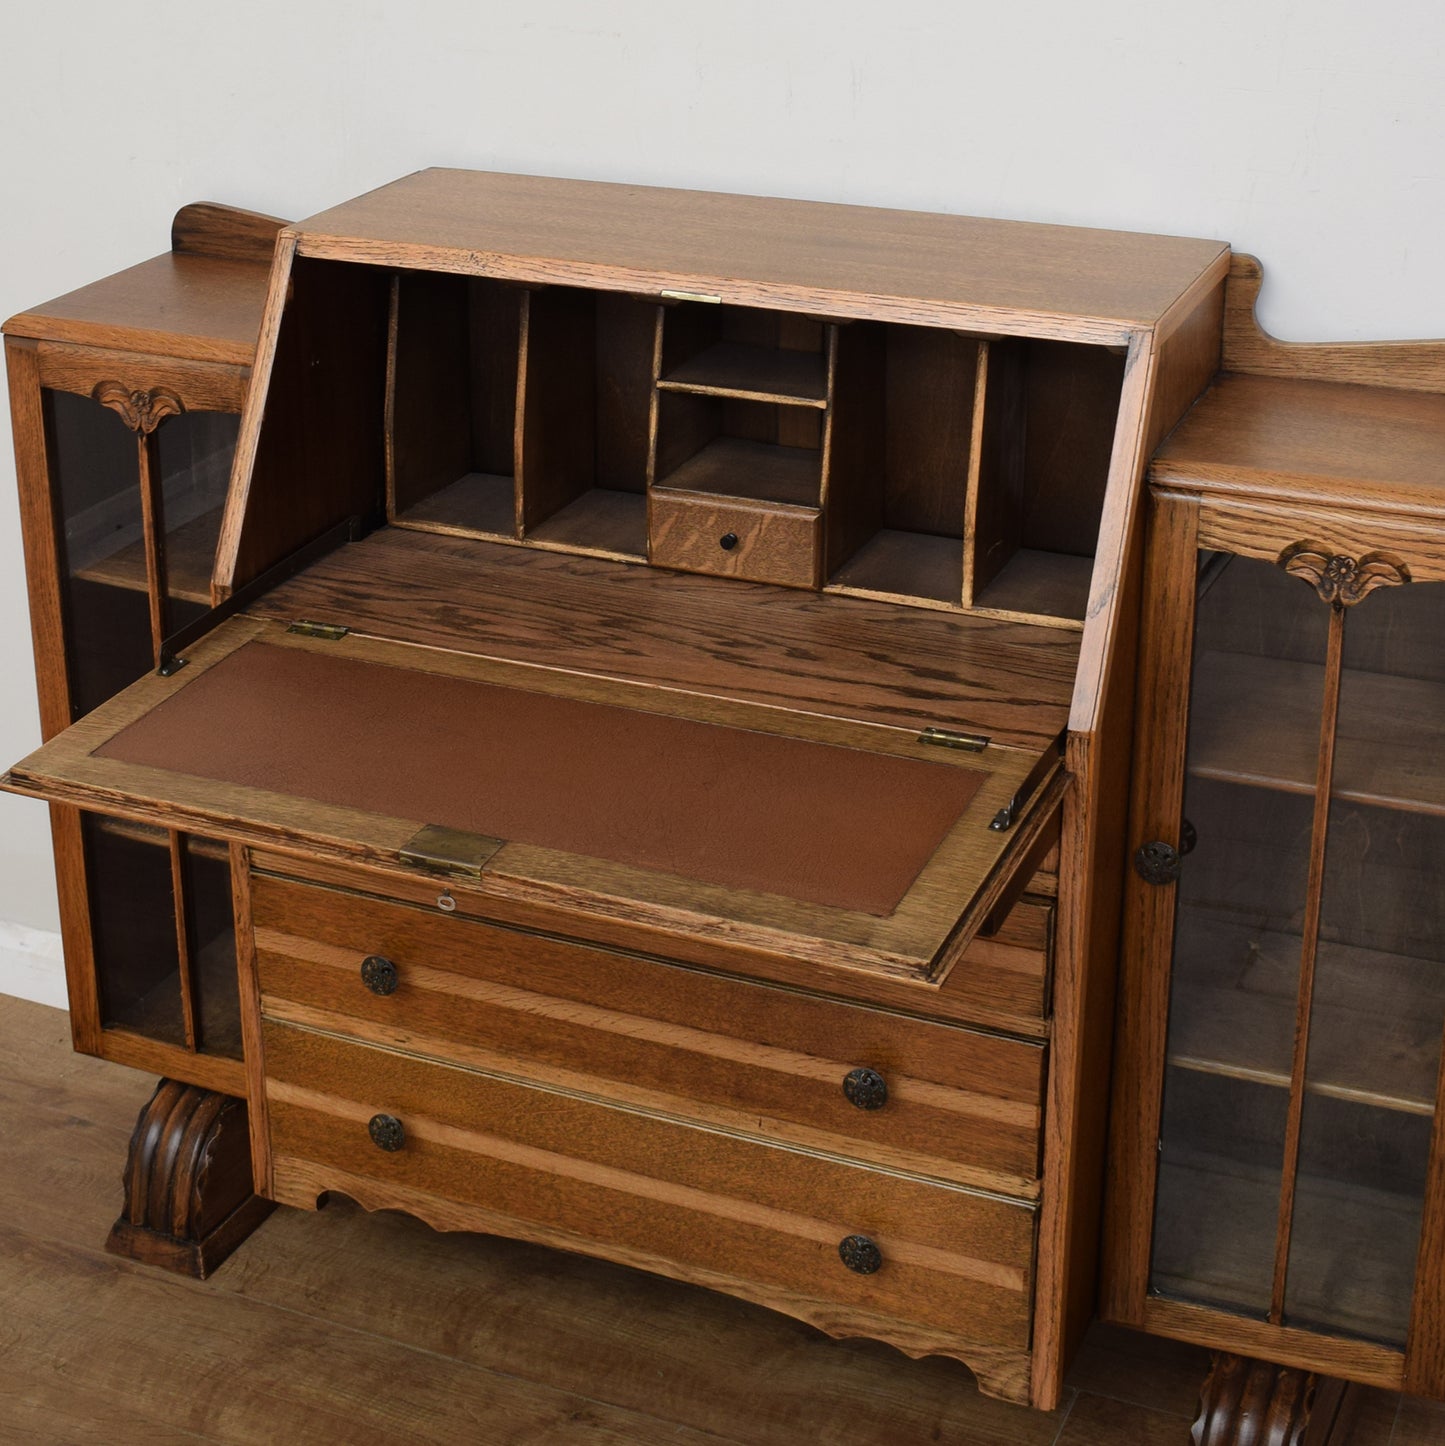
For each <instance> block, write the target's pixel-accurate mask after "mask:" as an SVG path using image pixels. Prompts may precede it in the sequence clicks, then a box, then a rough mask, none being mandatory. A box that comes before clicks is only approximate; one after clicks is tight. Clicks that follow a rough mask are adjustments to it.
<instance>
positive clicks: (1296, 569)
mask: <svg viewBox="0 0 1445 1446" xmlns="http://www.w3.org/2000/svg"><path fill="white" fill-rule="evenodd" d="M1279 565H1280V566H1281V567H1282V568H1284V570H1285V571H1286V572H1288V573H1292V574H1293V575H1294V576H1295V577H1302V578H1304V579H1305V581H1306V582H1308V583H1309V584H1310V586H1311V587H1313V588H1314V590H1315V591H1316V592H1317V593H1319V595H1320V597H1321V598H1323V599H1324V601H1325V602H1327V603H1330V604H1331V605H1332V606H1335V607H1342V608H1348V607H1353V606H1354V605H1355V604H1356V603H1357V602H1359V601H1360V600H1361V599H1362V598H1364V597H1367V596H1368V595H1369V594H1370V593H1372V592H1374V590H1375V589H1376V588H1377V587H1396V586H1398V585H1399V584H1400V583H1405V582H1409V581H1410V569H1409V568H1408V567H1407V566H1406V565H1405V563H1403V562H1401V561H1400V559H1399V558H1398V557H1391V556H1390V554H1389V553H1388V552H1367V553H1365V555H1364V556H1363V557H1360V558H1354V557H1346V556H1345V555H1344V554H1343V553H1338V552H1335V553H1332V552H1331V551H1330V550H1329V548H1328V547H1326V546H1325V544H1324V543H1322V542H1296V543H1295V544H1294V545H1293V546H1292V547H1287V548H1285V550H1284V551H1283V552H1282V553H1280V555H1279Z"/></svg>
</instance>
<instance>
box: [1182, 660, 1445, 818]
mask: <svg viewBox="0 0 1445 1446" xmlns="http://www.w3.org/2000/svg"><path fill="white" fill-rule="evenodd" d="M1195 678H1196V682H1195V687H1194V701H1193V721H1192V727H1191V733H1190V745H1189V771H1190V772H1191V773H1193V774H1197V775H1198V776H1200V777H1203V778H1216V779H1221V780H1223V781H1226V782H1235V783H1250V784H1255V785H1257V786H1260V787H1265V788H1274V789H1279V790H1282V791H1284V792H1289V793H1313V792H1314V789H1315V773H1316V768H1317V765H1318V756H1319V732H1320V721H1319V720H1320V700H1321V698H1322V696H1323V689H1324V668H1323V667H1322V666H1321V665H1319V664H1315V663H1301V662H1295V661H1291V660H1288V659H1280V658H1264V657H1255V656H1251V655H1248V654H1244V653H1227V652H1212V651H1211V652H1207V653H1204V654H1202V655H1201V656H1200V658H1199V660H1198V661H1197V663H1196V666H1195ZM1442 717H1445V684H1441V683H1435V682H1427V681H1423V680H1421V679H1418V678H1402V677H1394V676H1390V675H1388V674H1384V673H1364V672H1359V671H1354V670H1349V669H1346V670H1345V673H1344V675H1343V678H1342V682H1341V688H1340V710H1339V723H1338V728H1337V733H1336V746H1335V769H1334V796H1335V797H1337V798H1342V799H1346V800H1348V801H1350V802H1353V803H1365V804H1371V805H1374V806H1377V807H1381V808H1396V809H1406V810H1410V811H1414V812H1420V813H1430V814H1441V813H1445V769H1441V768H1440V766H1439V739H1438V736H1437V735H1438V728H1439V720H1440V719H1441V718H1442Z"/></svg>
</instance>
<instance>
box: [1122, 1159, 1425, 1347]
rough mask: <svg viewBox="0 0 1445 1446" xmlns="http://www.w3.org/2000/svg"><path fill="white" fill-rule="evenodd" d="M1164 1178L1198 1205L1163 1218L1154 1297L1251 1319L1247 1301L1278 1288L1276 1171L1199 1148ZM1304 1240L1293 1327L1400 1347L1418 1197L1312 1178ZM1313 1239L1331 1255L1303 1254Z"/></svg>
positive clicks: (1298, 1231) (1165, 1188) (1301, 1217)
mask: <svg viewBox="0 0 1445 1446" xmlns="http://www.w3.org/2000/svg"><path fill="white" fill-rule="evenodd" d="M1159 1177H1160V1178H1159V1189H1160V1194H1161V1195H1164V1194H1166V1192H1167V1194H1168V1195H1169V1197H1170V1198H1172V1199H1174V1200H1189V1201H1190V1202H1192V1203H1191V1208H1190V1210H1188V1211H1179V1212H1172V1211H1171V1212H1168V1213H1167V1214H1166V1215H1165V1217H1164V1218H1163V1219H1161V1220H1158V1221H1156V1232H1155V1246H1154V1266H1153V1270H1152V1272H1151V1291H1152V1293H1154V1294H1157V1295H1164V1296H1169V1297H1173V1298H1175V1299H1180V1300H1186V1301H1192V1302H1205V1303H1208V1304H1211V1305H1217V1306H1222V1307H1224V1308H1226V1309H1230V1310H1240V1309H1241V1308H1242V1307H1243V1313H1244V1314H1251V1313H1252V1312H1251V1311H1250V1310H1249V1309H1248V1307H1247V1304H1246V1303H1249V1302H1253V1301H1255V1300H1256V1299H1258V1298H1259V1296H1260V1291H1261V1282H1263V1286H1264V1290H1265V1293H1266V1294H1267V1293H1268V1283H1269V1281H1270V1280H1271V1278H1272V1276H1273V1272H1274V1243H1275V1220H1276V1214H1277V1210H1278V1207H1279V1184H1280V1182H1279V1171H1278V1169H1265V1168H1260V1167H1257V1166H1250V1165H1246V1164H1243V1163H1241V1162H1240V1161H1238V1160H1232V1159H1228V1158H1225V1157H1221V1156H1217V1155H1211V1154H1206V1153H1204V1152H1202V1151H1201V1152H1192V1151H1191V1152H1188V1153H1184V1152H1178V1153H1176V1154H1175V1156H1174V1157H1173V1158H1172V1159H1171V1158H1169V1157H1167V1156H1166V1157H1165V1158H1164V1159H1163V1160H1161V1161H1160V1168H1159ZM1385 1220H1388V1221H1389V1226H1388V1227H1385V1226H1384V1224H1383V1222H1384V1221H1385ZM1294 1239H1295V1247H1296V1248H1295V1249H1294V1250H1293V1251H1292V1253H1291V1259H1290V1272H1289V1286H1288V1295H1287V1298H1286V1309H1287V1321H1288V1323H1290V1324H1295V1325H1302V1326H1306V1327H1315V1328H1321V1329H1325V1330H1328V1331H1330V1332H1332V1333H1333V1332H1339V1333H1342V1334H1346V1335H1352V1336H1357V1337H1360V1338H1362V1339H1365V1340H1377V1341H1382V1342H1385V1343H1386V1344H1399V1343H1400V1342H1401V1340H1402V1338H1403V1335H1404V1326H1405V1320H1404V1319H1403V1318H1402V1313H1403V1314H1408V1309H1409V1302H1410V1299H1411V1296H1412V1294H1413V1289H1412V1287H1413V1282H1414V1276H1415V1258H1416V1254H1417V1252H1418V1249H1419V1239H1420V1202H1419V1199H1418V1198H1414V1197H1411V1196H1410V1195H1408V1194H1402V1193H1396V1192H1393V1191H1389V1190H1386V1189H1381V1188H1372V1187H1369V1186H1365V1185H1361V1184H1358V1183H1354V1182H1347V1181H1342V1180H1336V1179H1330V1178H1326V1177H1321V1176H1316V1175H1311V1174H1307V1173H1304V1172H1303V1171H1302V1172H1301V1173H1300V1175H1299V1176H1298V1180H1297V1184H1296V1194H1295V1235H1294ZM1306 1241H1307V1242H1309V1243H1310V1244H1311V1245H1312V1244H1313V1243H1314V1242H1317V1241H1319V1242H1323V1241H1328V1242H1329V1248H1328V1249H1326V1248H1325V1247H1324V1246H1323V1245H1321V1246H1320V1247H1319V1248H1318V1249H1317V1250H1311V1249H1307V1248H1306V1249H1301V1248H1300V1247H1301V1242H1306ZM1342 1247H1343V1248H1342ZM1260 1314H1261V1315H1262V1314H1263V1311H1262V1310H1261V1311H1260Z"/></svg>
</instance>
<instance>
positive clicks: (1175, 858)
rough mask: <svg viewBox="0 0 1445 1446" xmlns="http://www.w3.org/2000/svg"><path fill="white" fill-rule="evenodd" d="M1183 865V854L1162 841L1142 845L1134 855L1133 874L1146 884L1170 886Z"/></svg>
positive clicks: (1156, 840)
mask: <svg viewBox="0 0 1445 1446" xmlns="http://www.w3.org/2000/svg"><path fill="white" fill-rule="evenodd" d="M1183 863H1184V856H1183V854H1181V853H1180V852H1179V850H1178V849H1177V848H1175V847H1174V845H1173V844H1168V843H1165V842H1164V841H1163V840H1162V839H1155V840H1154V841H1153V842H1152V843H1146V844H1142V845H1141V846H1140V847H1139V848H1138V850H1137V851H1136V852H1135V854H1134V872H1135V873H1136V874H1138V875H1139V877H1140V878H1141V879H1143V880H1144V882H1145V883H1146V884H1172V883H1173V882H1174V881H1175V880H1176V879H1177V878H1178V877H1179V871H1180V869H1181V868H1182V867H1183Z"/></svg>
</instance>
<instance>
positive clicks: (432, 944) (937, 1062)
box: [252, 874, 1044, 1195]
mask: <svg viewBox="0 0 1445 1446" xmlns="http://www.w3.org/2000/svg"><path fill="white" fill-rule="evenodd" d="M252 918H253V922H254V927H255V938H256V959H257V969H258V974H259V979H260V986H261V993H262V1000H263V1008H264V1010H265V1012H266V1013H267V1015H268V1016H270V1017H272V1018H284V1019H289V1020H291V1021H292V1022H298V1023H301V1024H313V1025H316V1026H317V1027H320V1028H325V1029H329V1030H333V1031H335V1032H338V1033H343V1034H348V1035H355V1036H357V1037H359V1038H365V1039H369V1040H371V1041H373V1042H376V1043H379V1044H391V1045H396V1046H399V1047H402V1048H406V1049H413V1050H415V1051H417V1052H419V1053H423V1054H428V1055H434V1056H438V1057H441V1058H444V1059H449V1060H452V1061H454V1062H457V1063H460V1064H467V1065H473V1066H476V1067H478V1068H482V1069H496V1070H499V1071H502V1072H506V1073H516V1074H520V1075H524V1076H526V1077H528V1078H532V1079H538V1080H541V1081H542V1082H543V1083H551V1084H556V1085H559V1086H561V1087H564V1088H568V1089H575V1090H579V1091H582V1092H585V1093H592V1094H601V1095H604V1096H606V1097H607V1098H615V1099H620V1100H623V1101H625V1102H628V1103H632V1104H636V1105H639V1106H642V1107H644V1108H649V1109H654V1110H660V1111H664V1112H667V1113H673V1114H681V1115H683V1116H685V1117H686V1118H688V1119H695V1120H698V1121H702V1122H706V1123H712V1124H717V1125H720V1126H723V1127H725V1128H729V1129H737V1130H743V1131H746V1132H748V1133H751V1134H763V1135H769V1136H774V1137H777V1138H781V1139H787V1140H791V1141H793V1142H795V1143H798V1144H803V1145H810V1146H814V1147H816V1148H820V1149H825V1150H831V1151H836V1152H838V1153H842V1154H847V1155H852V1156H857V1157H859V1158H862V1159H867V1160H870V1161H873V1162H875V1163H879V1164H886V1165H891V1166H894V1167H896V1168H899V1169H907V1170H913V1171H917V1172H918V1173H924V1174H931V1175H938V1176H942V1177H943V1178H947V1179H950V1180H956V1181H958V1182H960V1183H963V1184H971V1185H976V1186H979V1187H980V1188H987V1189H995V1190H1001V1191H1004V1192H1007V1193H1013V1194H1025V1195H1026V1194H1030V1193H1033V1191H1034V1188H1035V1187H1034V1186H1033V1182H1034V1180H1035V1179H1036V1177H1037V1174H1038V1152H1039V1133H1040V1128H1039V1127H1040V1111H1041V1100H1042V1092H1043V1067H1044V1051H1043V1047H1042V1046H1041V1045H1038V1044H1034V1043H1025V1042H1021V1041H1019V1040H1014V1039H1008V1038H1004V1037H1002V1036H999V1035H993V1034H988V1033H985V1032H983V1031H979V1030H972V1029H967V1028H963V1027H960V1026H957V1025H950V1024H938V1023H932V1022H929V1021H925V1020H919V1019H914V1018H910V1017H908V1016H906V1015H901V1014H893V1013H888V1012H885V1011H883V1010H877V1009H870V1008H865V1007H863V1006H859V1005H853V1004H847V1003H843V1002H840V1001H837V1000H830V999H822V998H818V997H815V996H812V995H807V994H802V993H799V992H796V991H793V990H789V989H785V988H777V987H773V986H769V985H763V984H755V983H751V982H747V981H743V980H740V979H736V978H730V977H727V976H723V975H717V974H711V973H708V972H705V971H703V970H698V969H691V968H686V967H683V966H681V965H675V964H668V963H663V962H661V961H657V960H652V959H645V958H640V957H636V956H632V955H626V954H620V953H613V952H610V951H608V950H604V949H599V948H593V947H590V946H588V945H585V944H580V943H574V942H571V941H567V940H563V939H556V938H551V937H548V936H545V935H539V934H528V933H523V932H520V931H518V930H514V929H505V928H501V927H498V926H496V925H491V924H486V923H482V922H479V921H476V920H473V919H465V918H461V917H458V916H456V915H448V914H442V913H438V912H436V911H429V910H426V909H423V908H419V907H417V906H415V905H411V904H402V903H397V902H394V901H392V900H383V899H376V898H372V897H370V896H367V895H362V894H352V893H346V892H343V891H340V890H336V889H328V888H319V887H316V886H315V885H311V884H302V883H298V882H295V881H292V880H287V879H281V878H276V877H272V876H269V875H265V874H258V875H256V876H255V877H254V879H253V887H252ZM368 958H370V959H382V960H385V961H386V966H382V965H374V966H371V967H372V972H373V974H375V973H377V971H380V972H381V973H382V974H384V975H386V976H387V977H386V981H385V982H386V983H388V984H389V983H390V979H391V974H390V971H394V980H395V983H394V988H392V991H391V992H390V993H385V994H377V993H374V992H372V990H371V989H370V988H369V987H368V986H367V984H366V983H365V982H363V977H362V964H363V961H365V960H367V959H368ZM388 966H389V968H388ZM383 987H385V986H383ZM858 1071H868V1072H871V1073H866V1074H859V1073H857V1072H858ZM845 1083H846V1085H847V1092H845Z"/></svg>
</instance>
